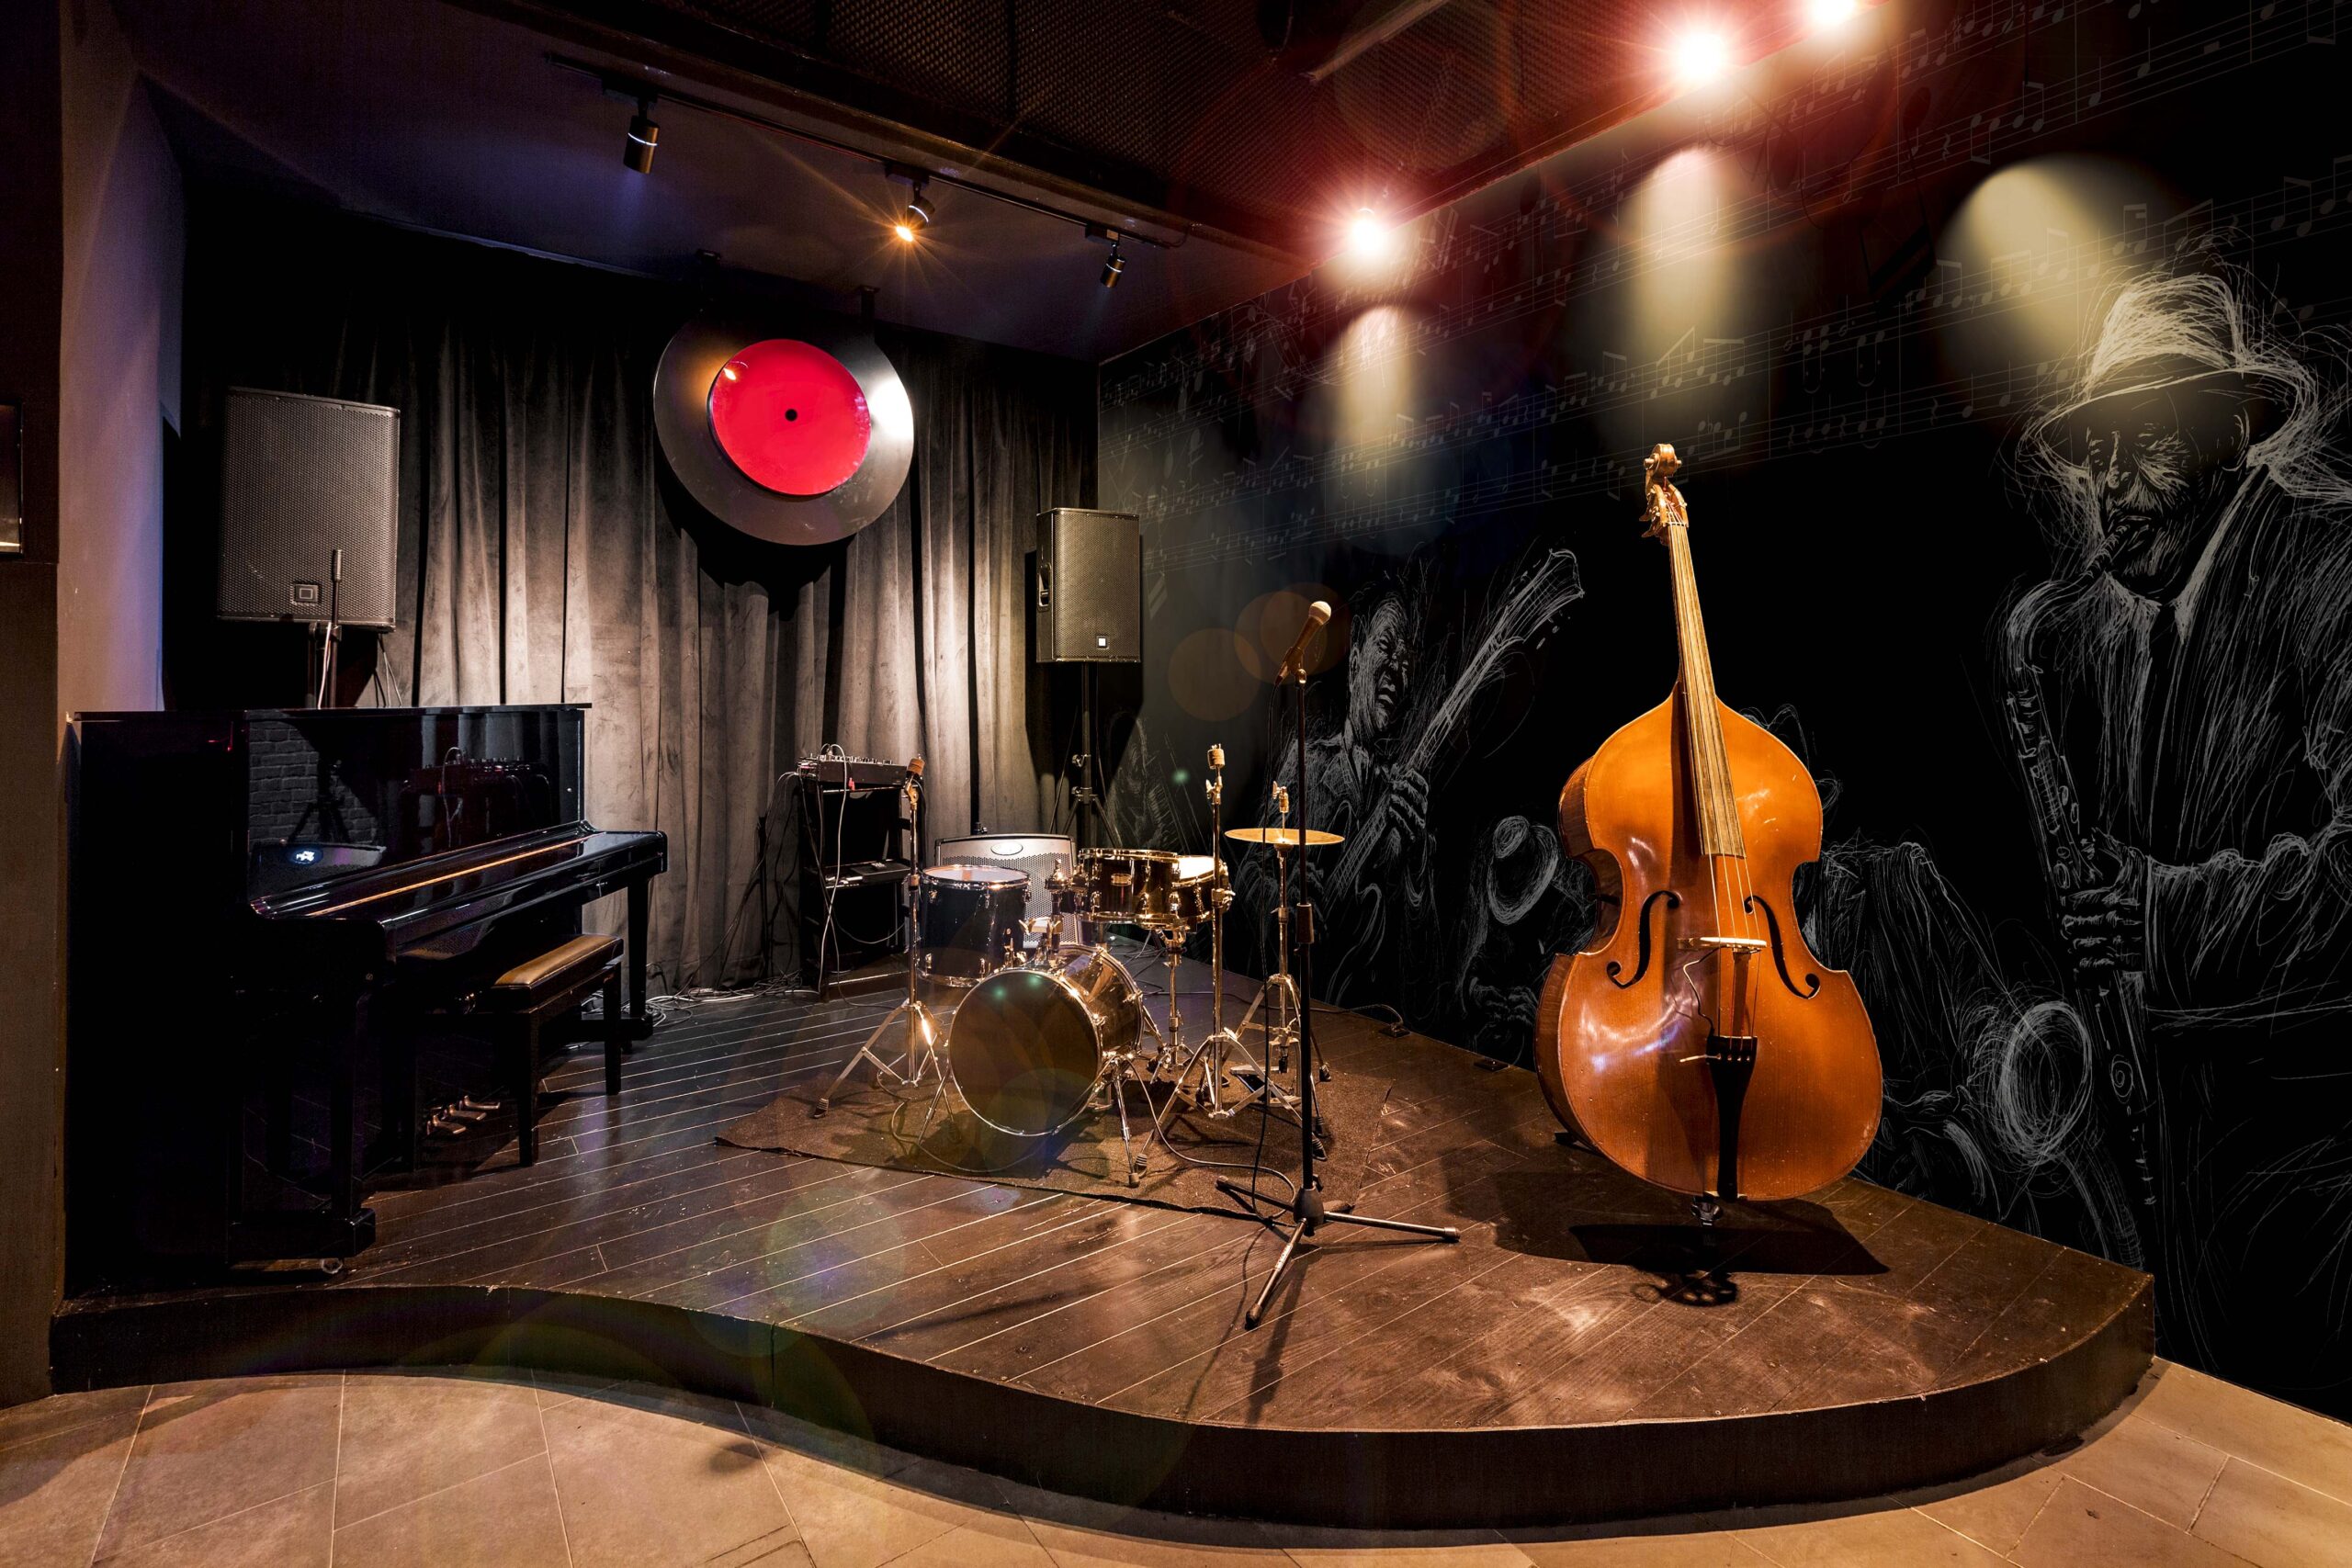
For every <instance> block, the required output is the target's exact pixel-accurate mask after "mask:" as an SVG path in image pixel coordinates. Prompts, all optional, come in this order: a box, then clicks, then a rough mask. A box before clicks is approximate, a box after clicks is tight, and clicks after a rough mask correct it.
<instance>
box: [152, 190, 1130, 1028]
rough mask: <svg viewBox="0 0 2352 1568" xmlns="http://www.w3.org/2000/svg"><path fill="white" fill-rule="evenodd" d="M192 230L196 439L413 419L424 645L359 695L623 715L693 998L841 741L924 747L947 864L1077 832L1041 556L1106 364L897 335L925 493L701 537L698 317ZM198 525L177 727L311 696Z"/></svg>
mask: <svg viewBox="0 0 2352 1568" xmlns="http://www.w3.org/2000/svg"><path fill="white" fill-rule="evenodd" d="M192 209H193V210H192V212H191V222H190V241H189V279H188V291H187V321H188V329H187V332H188V350H187V366H188V377H189V382H190V390H191V392H193V393H194V394H195V396H194V397H193V398H192V399H191V401H192V402H193V403H194V404H195V405H196V406H197V407H198V411H199V412H198V420H199V423H198V426H197V428H196V431H195V441H196V443H197V444H199V445H200V444H201V443H202V441H203V440H204V439H205V438H206V437H207V436H208V434H209V430H208V429H207V427H206V423H204V422H209V420H210V418H211V417H212V416H213V411H214V410H216V409H217V406H218V392H219V389H220V388H223V387H227V386H234V385H244V386H261V387H269V388H276V389H283V390H288V391H296V392H307V393H313V394H319V395H323V396H330V397H342V398H353V399H357V400H364V401H369V402H381V403H389V404H391V405H393V406H396V407H398V408H400V409H401V412H402V420H403V433H402V446H403V457H402V469H403V472H402V478H401V488H402V495H401V545H400V562H399V570H400V580H401V601H400V615H399V620H400V625H399V626H398V628H397V629H396V630H394V631H392V632H390V633H388V634H385V635H384V636H383V637H381V638H380V645H379V647H378V648H377V649H375V650H374V652H375V657H374V659H373V661H372V666H370V665H369V663H368V660H367V658H366V654H367V651H368V650H367V649H366V648H365V647H364V640H365V639H362V641H363V646H362V647H360V648H358V649H355V653H356V655H357V656H358V657H357V658H356V660H355V662H356V663H357V664H358V665H359V669H358V670H357V671H347V672H346V673H347V675H348V676H349V677H350V679H351V681H352V682H353V684H354V685H355V686H356V687H357V688H358V689H356V690H355V691H353V693H352V696H353V698H354V699H355V700H357V701H360V702H367V703H380V704H387V705H390V704H410V703H414V704H438V703H536V702H559V701H560V702H584V703H589V704H593V706H592V708H591V709H590V712H589V716H588V799H587V810H588V815H589V818H590V819H591V820H592V821H594V823H596V824H597V825H598V826H599V827H607V828H659V829H662V830H663V831H665V832H666V833H668V834H669V835H670V846H671V869H670V872H669V874H667V875H666V876H664V877H662V879H661V880H660V881H659V882H658V883H657V884H656V885H655V897H654V904H653V910H654V915H653V930H652V939H651V948H652V954H651V956H652V960H653V963H654V964H655V965H656V966H657V968H658V969H659V972H660V980H661V982H662V984H663V985H664V986H667V987H686V986H690V985H697V984H702V985H707V984H715V983H721V982H733V981H737V980H741V979H742V978H745V977H747V976H749V975H750V974H751V973H752V970H753V969H754V967H755V966H756V964H757V963H758V960H759V947H760V941H759V930H758V928H759V925H760V909H759V908H758V900H757V899H756V898H755V897H752V895H751V891H750V890H751V888H752V881H753V878H754V875H755V874H756V871H757V867H758V854H757V845H758V843H759V838H760V822H761V818H762V815H763V813H764V812H766V811H767V810H768V809H769V807H770V806H771V804H772V799H773V794H774V783H775V776H776V774H777V773H778V772H779V771H781V770H782V769H784V768H788V767H789V766H791V765H792V763H793V761H796V760H797V759H798V758H799V757H801V756H802V755H804V754H807V753H808V752H810V751H813V750H816V749H817V748H819V747H820V746H821V745H823V744H824V743H826V742H828V741H832V742H838V743H840V744H841V745H842V746H843V747H845V748H847V749H848V750H850V751H852V752H854V753H859V754H863V755H867V756H876V757H885V758H892V759H902V758H904V757H906V756H907V755H909V754H910V753H913V752H917V751H920V752H921V753H922V755H923V756H924V757H925V758H926V760H927V761H928V764H929V781H930V784H931V789H930V792H929V797H928V800H927V803H926V804H927V807H928V810H929V813H930V819H929V820H928V821H927V822H926V823H925V829H926V833H925V837H926V840H929V839H931V838H932V837H933V836H934V834H935V833H936V832H938V831H945V832H962V831H965V830H967V829H969V828H970V827H971V826H972V824H973V823H975V822H978V823H982V824H985V825H986V826H987V827H988V828H989V829H991V830H1003V831H1011V830H1017V829H1035V828H1041V827H1046V826H1050V825H1052V823H1053V821H1054V819H1055V812H1056V809H1057V795H1058V794H1059V791H1058V788H1057V783H1056V780H1055V777H1054V774H1055V771H1056V761H1057V757H1056V750H1057V746H1056V745H1055V743H1054V742H1055V741H1056V739H1058V738H1057V737H1052V736H1049V735H1048V734H1047V733H1046V732H1047V731H1048V729H1050V728H1052V725H1051V724H1050V723H1049V721H1048V719H1047V717H1046V714H1047V707H1048V703H1047V699H1048V696H1049V693H1048V691H1047V688H1046V683H1045V682H1044V680H1043V678H1042V677H1041V676H1040V674H1039V673H1038V672H1037V671H1035V668H1034V666H1033V665H1032V663H1031V661H1030V659H1029V654H1028V640H1027V639H1028V627H1027V615H1026V613H1025V610H1024V608H1023V594H1024V583H1025V577H1024V566H1023V556H1024V552H1025V551H1026V550H1027V549H1028V548H1030V547H1031V546H1032V543H1033V541H1032V534H1033V530H1034V519H1035V513H1037V512H1038V511H1039V510H1040V509H1042V508H1044V507H1046V506H1049V505H1090V504H1091V503H1092V499H1093V490H1094V460H1093V449H1094V435H1093V431H1094V376H1093V371H1092V369H1091V367H1088V366H1085V365H1081V364H1077V363H1074V362H1069V361H1063V360H1056V359H1050V358H1046V357H1044V356H1040V355H1025V354H1019V353H1014V352H1012V351H1009V350H1003V349H998V348H992V347H988V346H984V345H981V344H972V343H967V342H963V341H960V340H955V339H947V338H941V337H936V336H933V335H930V334H922V333H902V332H893V331H891V330H890V329H888V328H887V327H886V328H884V329H883V330H882V332H881V333H880V334H879V336H880V339H881V343H882V346H883V347H884V349H885V350H886V352H888V354H889V355H890V356H891V358H892V360H893V361H894V362H895V363H896V364H897V365H898V367H899V372H900V374H901V375H902V376H903V377H904V378H905V379H906V382H907V386H908V390H909V393H910V396H911V399H912V400H913V404H914V409H915V417H916V429H917V433H918V446H917V450H916V455H915V461H914V465H913V469H912V472H911V475H910V479H909V480H908V483H907V486H906V488H905V490H904V491H902V492H901V493H900V495H899V499H898V501H897V502H895V503H894V504H893V505H892V507H891V509H890V511H889V512H888V513H887V514H885V515H884V516H883V517H881V518H880V519H878V520H877V521H876V522H875V523H873V524H872V525H868V526H867V527H866V528H865V529H864V530H863V531H861V532H860V533H859V534H857V535H856V536H854V537H852V538H850V539H849V540H847V541H845V542H843V543H842V544H841V545H839V546H834V547H825V548H820V549H808V550H794V549H788V548H783V547H775V546H769V545H764V544H761V543H759V542H757V541H753V540H750V539H747V538H744V537H743V536H740V535H738V534H735V533H734V532H733V531H732V530H729V529H728V528H726V527H725V526H724V525H720V524H718V522H716V521H715V520H714V519H712V518H710V517H709V516H708V515H707V513H703V512H702V511H701V509H700V508H699V507H697V506H696V505H695V503H694V502H693V501H692V500H691V498H689V497H688V496H686V494H685V493H684V491H683V490H682V489H680V488H679V487H678V486H677V484H676V482H675V480H674V479H673V478H672V477H671V476H670V475H669V473H668V471H667V469H666V468H665V466H664V464H663V462H662V457H661V455H660V452H659V450H658V443H657V440H656V438H655V435H654V432H653V425H652V405H651V386H652V370H653V366H654V364H655V362H656V360H657V359H658V357H659V355H660V351H661V347H662V343H663V342H664V341H666V339H667V337H668V335H669V333H670V332H671V331H672V330H673V328H674V327H675V325H676V324H677V323H678V322H679V321H681V320H683V319H684V317H685V316H686V315H688V314H689V313H691V312H692V311H693V310H694V309H695V306H696V299H695V295H694V294H693V293H692V292H691V291H689V290H687V289H685V288H679V287H673V286H668V285H662V284H655V283H648V282H644V281H641V280H637V279H629V278H623V277H617V276H613V275H610V274H605V273H599V272H595V271H593V270H591V269H588V268H585V267H581V266H576V265H568V264H563V263H559V262H551V261H547V260H543V259H540V258H536V257H530V256H525V255H520V254H514V253H511V252H504V251H499V250H494V249H491V248H488V247H482V246H477V245H471V244H467V243H461V242H456V241H448V240H441V239H435V238H429V237H424V236H418V235H414V234H410V233H406V232H403V231H397V230H393V229H390V228H387V227H385V226H382V225H376V224H369V223H366V222H362V221H358V220H349V219H344V218H338V217H334V216H331V215H326V214H321V213H315V212H312V211H309V210H306V209H299V208H292V207H288V206H286V205H283V204H279V203H275V202H266V201H259V200H255V199H252V198H247V197H238V196H230V195H227V194H224V193H217V192H216V193H199V195H198V199H197V200H196V201H195V202H193V203H192ZM780 319H788V318H783V317H781V316H780ZM189 468H190V472H191V475H192V476H194V475H198V474H200V472H201V467H200V463H192V464H191V465H189ZM201 484H202V481H201V479H199V478H192V479H191V484H190V486H189V488H190V489H191V490H200V488H201ZM179 515H180V516H181V517H183V518H185V517H188V516H203V515H205V514H204V510H203V507H202V505H201V498H200V497H193V498H191V500H190V502H189V504H187V505H186V506H184V507H182V508H180V509H179ZM177 526H178V531H179V533H180V534H181V535H182V536H183V537H182V540H181V542H180V544H179V546H178V547H176V548H168V549H167V554H168V556H169V557H170V558H171V559H172V560H173V561H174V563H175V564H174V567H173V570H172V576H173V578H174V581H175V583H176V584H177V585H178V588H179V590H180V595H179V596H180V600H181V606H182V607H181V610H180V612H179V613H178V614H177V615H176V616H175V628H174V635H172V636H171V637H169V638H168V639H167V652H166V663H167V668H166V676H167V683H168V685H169V688H170V690H171V700H172V701H173V703H174V705H196V704H197V703H206V704H225V703H236V704H261V703H268V702H272V701H278V700H284V696H285V694H284V693H283V692H282V691H280V690H278V689H277V688H275V687H272V688H270V689H267V690H264V689H260V687H259V686H258V685H257V684H255V683H254V682H248V681H246V679H245V677H244V675H243V672H242V671H240V669H239V666H240V664H241V663H242V662H243V661H244V660H246V659H248V658H250V653H249V651H247V652H241V649H250V647H251V646H252V645H251V644H250V643H247V644H240V643H239V642H238V640H237V639H238V637H240V636H241V635H243V634H239V633H236V632H233V631H231V630H228V629H224V628H220V627H215V626H209V625H207V624H206V622H205V618H204V615H202V613H201V611H200V609H199V608H198V606H197V604H196V602H198V601H206V602H208V603H209V577H207V576H203V575H202V574H203V573H204V572H206V571H207V570H209V550H208V549H207V548H206V547H200V546H191V545H190V544H189V543H187V538H188V536H193V535H194V534H195V533H196V532H197V528H196V526H195V525H187V524H182V525H177ZM207 526H209V518H208V519H207ZM256 679H257V677H256ZM616 914H617V911H616V910H615V909H610V908H607V909H600V910H598V911H595V912H594V916H593V919H594V923H596V924H598V925H599V926H600V927H602V928H603V929H611V928H612V926H613V924H614V922H615V920H616ZM790 962H791V960H790V957H789V955H788V954H787V955H786V959H785V963H786V966H787V967H789V964H790Z"/></svg>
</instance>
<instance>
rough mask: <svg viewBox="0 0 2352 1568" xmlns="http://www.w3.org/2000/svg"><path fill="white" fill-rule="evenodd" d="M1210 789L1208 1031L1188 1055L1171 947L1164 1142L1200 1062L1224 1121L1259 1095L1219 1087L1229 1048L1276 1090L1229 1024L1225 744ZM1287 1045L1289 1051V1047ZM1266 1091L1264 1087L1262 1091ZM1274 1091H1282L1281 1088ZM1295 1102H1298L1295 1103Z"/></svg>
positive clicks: (1160, 1126)
mask: <svg viewBox="0 0 2352 1568" xmlns="http://www.w3.org/2000/svg"><path fill="white" fill-rule="evenodd" d="M1206 787H1207V792H1208V798H1209V848H1210V850H1211V852H1212V855H1211V858H1212V860H1213V861H1214V862H1215V863H1216V886H1215V888H1213V889H1212V890H1211V893H1210V896H1209V1032H1208V1033H1207V1035H1205V1036H1204V1038H1203V1039H1202V1041H1201V1043H1199V1044H1198V1045H1195V1046H1194V1047H1193V1049H1192V1050H1191V1051H1190V1052H1189V1053H1187V1052H1184V1050H1183V1039H1182V1030H1181V1029H1180V1028H1179V1027H1178V1024H1177V1020H1176V963H1175V956H1176V950H1175V948H1174V947H1173V946H1170V949H1169V964H1168V1026H1169V1032H1170V1033H1172V1034H1174V1035H1176V1036H1177V1045H1176V1050H1177V1053H1178V1054H1179V1055H1181V1058H1182V1059H1181V1060H1179V1061H1178V1062H1177V1063H1176V1075H1175V1077H1174V1078H1173V1079H1171V1080H1170V1081H1171V1083H1172V1084H1173V1086H1174V1093H1173V1094H1170V1097H1169V1100H1168V1103H1167V1104H1166V1105H1163V1106H1162V1107H1161V1108H1160V1111H1159V1115H1157V1116H1155V1117H1154V1118H1153V1119H1152V1128H1153V1131H1154V1133H1155V1134H1158V1135H1159V1137H1160V1138H1161V1140H1162V1141H1163V1142H1164V1141H1165V1140H1166V1138H1167V1126H1166V1123H1167V1120H1168V1114H1169V1111H1170V1109H1171V1108H1173V1106H1174V1105H1175V1103H1176V1096H1177V1095H1182V1094H1185V1093H1187V1092H1188V1091H1187V1090H1186V1089H1185V1088H1184V1085H1185V1082H1186V1080H1187V1079H1189V1078H1190V1077H1192V1076H1193V1068H1194V1067H1196V1066H1197V1067H1198V1068H1200V1070H1201V1092H1200V1096H1199V1099H1197V1100H1194V1103H1195V1104H1198V1103H1200V1101H1201V1100H1206V1101H1207V1102H1208V1108H1209V1114H1210V1115H1211V1116H1213V1117H1216V1119H1217V1120H1219V1121H1223V1120H1225V1119H1227V1118H1228V1117H1230V1116H1233V1115H1235V1114H1236V1113H1237V1112H1238V1111H1240V1109H1241V1108H1242V1107H1243V1106H1244V1105H1247V1104H1248V1103H1249V1102H1250V1100H1251V1099H1253V1098H1255V1096H1254V1095H1253V1096H1244V1097H1243V1098H1242V1099H1240V1100H1236V1101H1235V1102H1234V1103H1233V1104H1231V1105H1227V1104H1226V1103H1225V1100H1224V1098H1223V1095H1222V1094H1221V1092H1220V1087H1221V1084H1222V1081H1223V1079H1224V1077H1225V1074H1226V1055H1227V1052H1230V1053H1232V1054H1233V1055H1237V1056H1238V1057H1240V1058H1241V1059H1242V1060H1243V1061H1244V1062H1247V1063H1248V1064H1249V1065H1250V1067H1251V1068H1253V1069H1255V1070H1256V1072H1257V1077H1258V1081H1259V1082H1260V1084H1261V1085H1264V1086H1266V1089H1271V1088H1272V1085H1271V1082H1270V1079H1269V1075H1268V1074H1267V1073H1266V1071H1265V1070H1264V1068H1262V1067H1261V1066H1259V1064H1258V1061H1257V1058H1255V1057H1253V1056H1251V1055H1250V1053H1249V1052H1248V1051H1246V1050H1244V1049H1243V1048H1242V1045H1241V1036H1240V1033H1239V1032H1238V1031H1236V1030H1232V1029H1228V1028H1227V1027H1226V1023H1225V912H1226V910H1227V909H1228V908H1232V907H1233V889H1232V888H1231V887H1229V886H1227V879H1226V873H1225V839H1224V830H1225V748H1224V747H1223V746H1211V747H1210V748H1209V776H1208V779H1207V784H1206ZM1271 983H1272V982H1269V984H1271ZM1289 984H1290V979H1289V976H1287V975H1286V974H1285V975H1284V976H1283V985H1284V986H1288V985H1289ZM1263 994H1264V993H1263V990H1262V989H1261V993H1260V995H1261V998H1262V996H1263ZM1290 995H1291V998H1292V1005H1293V1009H1294V1010H1295V1008H1296V998H1297V996H1298V993H1297V992H1296V991H1292V992H1291V993H1290ZM1257 1010H1258V1007H1257V1003H1255V1002H1252V1003H1251V1004H1250V1016H1254V1015H1255V1014H1256V1012H1257ZM1249 1026H1250V1018H1249V1017H1246V1016H1245V1017H1244V1018H1243V1019H1242V1021H1241V1027H1242V1028H1243V1029H1247V1028H1248V1027H1249ZM1284 1049H1285V1053H1287V1045H1285V1048H1284ZM1261 1092H1265V1090H1263V1089H1261ZM1274 1092H1275V1093H1276V1094H1279V1092H1280V1091H1274ZM1289 1098H1290V1097H1289V1096H1287V1095H1281V1097H1280V1098H1279V1099H1277V1100H1274V1103H1276V1104H1280V1103H1282V1102H1283V1100H1289ZM1291 1103H1293V1104H1295V1103H1296V1102H1295V1101H1291Z"/></svg>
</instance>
